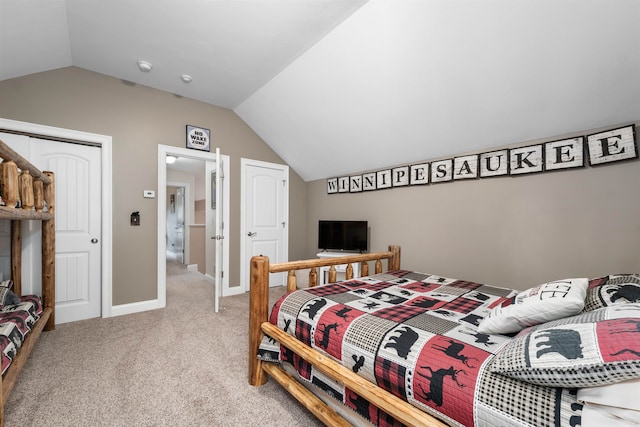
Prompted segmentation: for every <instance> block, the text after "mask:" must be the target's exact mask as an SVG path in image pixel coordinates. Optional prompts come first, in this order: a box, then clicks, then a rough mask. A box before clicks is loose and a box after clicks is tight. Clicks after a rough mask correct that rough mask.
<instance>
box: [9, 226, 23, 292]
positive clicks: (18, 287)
mask: <svg viewBox="0 0 640 427" xmlns="http://www.w3.org/2000/svg"><path fill="white" fill-rule="evenodd" d="M21 266H22V221H21V220H19V219H12V220H11V280H13V291H14V292H15V293H16V294H18V295H22V268H21Z"/></svg>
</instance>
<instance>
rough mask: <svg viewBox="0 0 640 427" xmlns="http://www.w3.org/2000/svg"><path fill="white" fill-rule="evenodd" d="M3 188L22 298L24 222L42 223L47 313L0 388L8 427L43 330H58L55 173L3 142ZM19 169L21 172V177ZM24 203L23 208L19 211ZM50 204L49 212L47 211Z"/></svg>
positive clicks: (2, 212)
mask: <svg viewBox="0 0 640 427" xmlns="http://www.w3.org/2000/svg"><path fill="white" fill-rule="evenodd" d="M0 157H1V158H2V159H3V162H2V163H1V164H0V172H1V173H0V184H1V185H2V198H3V199H4V201H5V203H6V206H0V219H5V220H6V219H8V220H11V279H12V280H13V291H14V292H15V293H16V294H18V295H22V274H21V265H22V221H23V220H36V221H42V303H43V312H42V314H41V316H40V319H39V320H38V321H37V322H36V323H35V325H34V326H33V329H32V330H31V333H30V334H29V335H28V336H27V338H26V339H25V340H24V342H23V343H22V346H21V347H20V350H18V352H17V354H16V356H15V357H14V358H13V361H12V363H11V365H10V366H9V368H8V369H7V371H6V372H5V373H4V375H3V376H2V379H1V382H2V387H0V403H1V404H0V427H2V426H4V405H5V403H6V401H7V398H8V397H9V394H10V393H11V390H13V386H14V385H15V383H16V379H17V378H18V375H19V374H20V371H21V370H22V368H23V367H24V365H25V363H26V361H27V358H28V357H29V354H30V353H31V350H32V349H33V346H34V345H35V343H36V342H37V341H38V338H39V337H40V334H41V333H42V331H43V330H46V331H50V330H53V329H54V328H55V317H54V310H55V214H54V212H55V211H54V206H55V195H54V187H55V186H54V174H53V172H41V171H40V170H39V169H37V168H36V167H35V166H33V165H32V164H31V163H29V162H28V161H27V160H25V159H24V158H23V157H22V156H20V155H19V154H18V153H16V152H15V151H13V150H12V149H11V148H10V147H9V146H8V145H7V144H5V143H4V142H3V141H2V140H0ZM18 169H19V170H20V171H21V173H20V175H18ZM18 198H19V199H20V201H21V203H22V207H21V208H17V207H15V204H16V200H18ZM45 203H46V207H47V210H46V211H44V206H45Z"/></svg>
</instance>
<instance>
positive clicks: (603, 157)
mask: <svg viewBox="0 0 640 427" xmlns="http://www.w3.org/2000/svg"><path fill="white" fill-rule="evenodd" d="M587 145H588V147H589V164H591V165H592V166H594V165H600V164H603V163H610V162H618V161H620V160H627V159H635V158H637V157H638V147H637V146H636V138H635V135H634V129H633V126H625V127H622V128H619V129H613V130H610V131H606V132H600V133H594V134H592V135H588V136H587Z"/></svg>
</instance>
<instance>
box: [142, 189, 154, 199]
mask: <svg viewBox="0 0 640 427" xmlns="http://www.w3.org/2000/svg"><path fill="white" fill-rule="evenodd" d="M143 196H144V198H145V199H153V198H154V197H156V192H155V191H153V190H144V192H143Z"/></svg>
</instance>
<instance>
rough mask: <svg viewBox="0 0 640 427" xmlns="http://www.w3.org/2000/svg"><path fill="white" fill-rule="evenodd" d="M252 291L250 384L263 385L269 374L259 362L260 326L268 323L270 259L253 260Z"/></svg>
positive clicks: (250, 303)
mask: <svg viewBox="0 0 640 427" xmlns="http://www.w3.org/2000/svg"><path fill="white" fill-rule="evenodd" d="M250 274H251V289H250V292H249V384H251V385H256V386H257V385H262V384H264V383H266V382H267V374H266V373H265V372H264V371H263V370H262V361H261V360H258V358H257V357H256V355H257V354H258V348H259V347H260V342H261V341H262V337H263V336H264V334H263V332H262V329H261V327H260V325H261V324H262V323H263V322H266V321H267V320H268V319H267V318H268V316H269V314H268V312H269V258H268V257H266V256H254V257H252V258H251V273H250Z"/></svg>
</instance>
